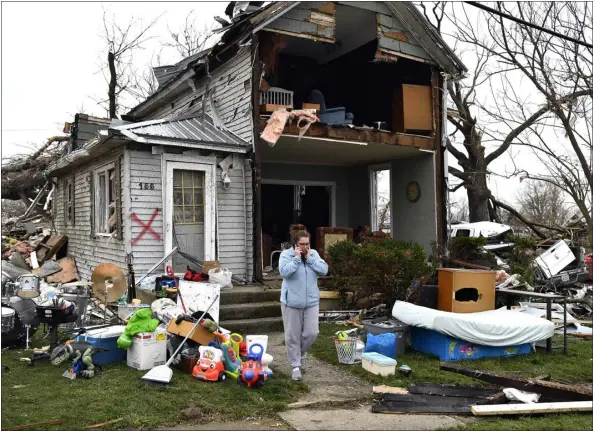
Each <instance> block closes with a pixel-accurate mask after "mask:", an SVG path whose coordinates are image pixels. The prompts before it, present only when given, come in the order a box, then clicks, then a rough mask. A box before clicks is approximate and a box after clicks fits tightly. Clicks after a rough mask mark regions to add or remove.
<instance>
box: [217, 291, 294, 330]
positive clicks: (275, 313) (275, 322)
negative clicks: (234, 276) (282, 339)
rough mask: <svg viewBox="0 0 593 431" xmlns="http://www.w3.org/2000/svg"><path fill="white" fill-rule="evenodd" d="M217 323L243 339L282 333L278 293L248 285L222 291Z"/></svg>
mask: <svg viewBox="0 0 593 431" xmlns="http://www.w3.org/2000/svg"><path fill="white" fill-rule="evenodd" d="M219 323H220V326H222V327H223V328H225V329H228V330H229V331H232V332H238V333H240V334H243V335H247V334H267V333H268V332H276V331H280V332H282V331H284V326H283V324H282V310H281V308H280V290H277V289H268V288H266V287H264V286H262V285H251V286H240V287H239V286H238V287H234V288H233V289H231V290H228V291H222V292H221V293H220V322H219Z"/></svg>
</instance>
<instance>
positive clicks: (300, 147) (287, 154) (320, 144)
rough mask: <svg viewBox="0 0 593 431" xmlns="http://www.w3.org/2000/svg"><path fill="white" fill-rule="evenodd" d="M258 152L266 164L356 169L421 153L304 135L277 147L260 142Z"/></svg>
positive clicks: (284, 140)
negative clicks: (295, 164)
mask: <svg viewBox="0 0 593 431" xmlns="http://www.w3.org/2000/svg"><path fill="white" fill-rule="evenodd" d="M257 145H258V148H257V151H259V152H260V154H261V159H262V161H263V162H276V163H302V164H316V165H334V166H354V165H370V164H377V163H384V162H387V161H390V160H394V159H401V158H405V157H412V156H414V155H417V154H420V152H421V150H419V149H418V148H414V147H407V146H402V145H391V144H380V143H376V142H368V143H363V142H356V143H355V142H350V141H343V140H331V139H323V138H311V137H307V136H304V137H303V138H302V139H301V140H300V141H299V140H298V137H297V136H292V135H282V136H281V137H280V139H279V140H278V142H277V143H276V145H274V146H273V147H270V146H269V145H268V144H267V143H265V142H263V141H261V140H260V141H259V142H258V144H257Z"/></svg>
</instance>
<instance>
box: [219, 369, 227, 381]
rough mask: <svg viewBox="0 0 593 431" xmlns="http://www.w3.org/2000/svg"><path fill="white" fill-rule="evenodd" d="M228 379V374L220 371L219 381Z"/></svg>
mask: <svg viewBox="0 0 593 431" xmlns="http://www.w3.org/2000/svg"><path fill="white" fill-rule="evenodd" d="M225 380H226V374H225V373H224V371H223V372H222V373H220V374H219V375H218V381H219V382H224V381H225Z"/></svg>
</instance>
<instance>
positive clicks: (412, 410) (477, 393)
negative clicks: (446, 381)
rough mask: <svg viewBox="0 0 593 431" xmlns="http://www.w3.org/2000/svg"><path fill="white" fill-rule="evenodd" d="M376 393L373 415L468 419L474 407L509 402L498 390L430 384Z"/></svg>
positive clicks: (376, 389) (375, 389)
mask: <svg viewBox="0 0 593 431" xmlns="http://www.w3.org/2000/svg"><path fill="white" fill-rule="evenodd" d="M373 392H374V393H375V394H376V404H375V405H374V406H373V408H372V411H373V412H374V413H390V414H456V415H469V414H470V413H471V410H470V406H472V405H481V404H492V403H493V402H504V401H506V398H505V396H504V394H503V393H502V392H499V389H497V388H495V389H493V388H479V387H470V386H455V385H439V384H431V383H424V384H422V383H421V384H417V385H412V386H410V387H408V389H404V388H396V387H391V386H385V385H383V386H375V387H373ZM500 394H502V397H501V396H500Z"/></svg>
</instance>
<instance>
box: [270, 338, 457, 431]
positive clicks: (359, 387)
mask: <svg viewBox="0 0 593 431" xmlns="http://www.w3.org/2000/svg"><path fill="white" fill-rule="evenodd" d="M267 351H268V352H269V353H270V354H271V355H272V356H273V357H274V363H273V364H272V369H274V370H278V371H280V372H283V373H285V374H288V375H290V373H291V369H290V366H289V365H288V362H287V359H286V352H285V349H284V334H283V333H274V334H270V335H269V340H268V348H267ZM307 365H308V367H307V372H306V373H305V375H304V377H303V381H304V383H306V384H307V385H308V386H309V393H307V394H306V395H304V396H303V397H302V398H301V399H300V400H299V401H297V402H296V403H292V404H289V405H288V407H289V410H287V411H285V412H281V413H279V416H280V417H281V418H282V419H283V420H284V421H286V422H287V423H288V424H289V426H290V427H292V428H293V429H295V430H410V429H414V430H434V429H437V428H442V427H445V428H448V427H454V426H457V425H461V424H463V422H462V421H460V420H459V419H456V418H454V417H450V416H443V415H389V414H379V413H372V412H371V403H372V393H373V385H372V384H371V383H369V382H367V381H364V380H362V379H360V378H358V377H356V376H354V375H352V374H350V373H346V372H344V371H342V370H341V369H340V368H339V367H336V366H334V365H331V364H328V363H327V362H323V361H320V360H318V359H316V358H314V357H312V356H310V355H309V358H308V364H307ZM352 366H353V367H360V365H359V364H357V365H352Z"/></svg>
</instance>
